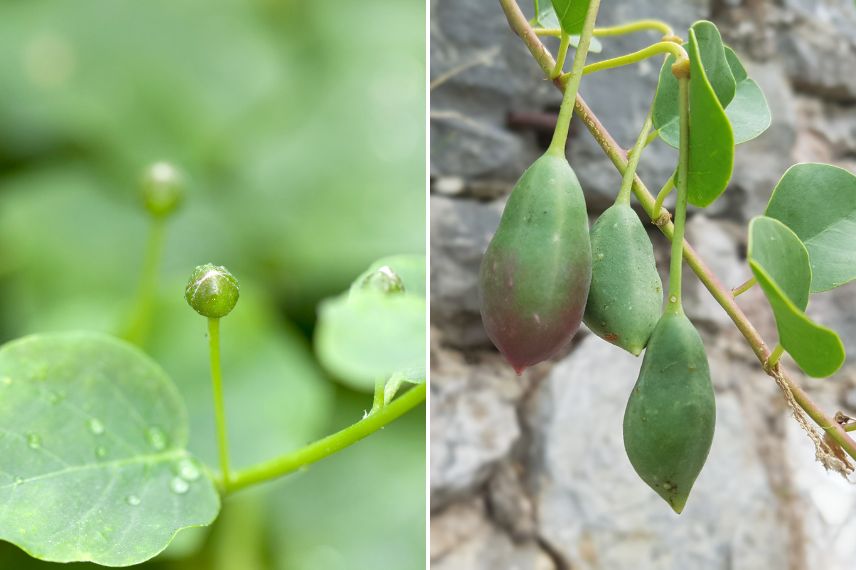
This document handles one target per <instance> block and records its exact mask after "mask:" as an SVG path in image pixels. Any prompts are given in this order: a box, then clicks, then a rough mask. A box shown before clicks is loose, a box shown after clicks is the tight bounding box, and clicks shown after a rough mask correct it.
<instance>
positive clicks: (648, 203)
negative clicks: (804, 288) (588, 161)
mask: <svg viewBox="0 0 856 570" xmlns="http://www.w3.org/2000/svg"><path fill="white" fill-rule="evenodd" d="M499 3H500V6H502V9H503V11H504V12H505V16H506V18H507V19H508V23H509V25H510V26H511V29H512V30H514V32H515V33H516V34H517V35H518V36H520V39H521V40H522V41H523V43H524V44H525V45H526V47H527V48H528V49H529V52H530V53H531V54H532V58H533V59H534V60H535V61H536V62H537V63H538V65H539V67H540V68H541V70H542V71H543V72H544V73H549V72H550V70H551V69H553V66H554V65H555V62H554V61H553V57H552V56H551V55H550V52H549V51H548V50H547V48H546V47H544V44H543V43H542V42H541V40H539V39H538V36H537V35H536V34H535V30H533V29H532V26H531V25H529V21H528V20H527V19H526V16H524V14H523V12H522V11H521V10H520V6H518V5H517V2H516V0H499ZM554 83H555V85H556V87H558V88H559V89H560V90H562V89H564V88H565V86H564V84H563V83H562V82H561V81H558V80H557V81H555V82H554ZM574 110H575V112H576V113H577V114H578V115H579V116H580V119H581V120H582V122H583V124H585V126H586V128H587V129H588V131H589V133H590V134H591V136H592V138H594V140H595V142H597V144H598V145H599V146H600V148H601V150H603V153H604V154H605V155H606V156H607V158H609V160H610V161H611V162H612V164H613V166H615V168H616V170H618V172H619V173H621V174H623V173H624V170H625V169H626V168H627V156H626V154H625V153H624V151H623V150H622V148H621V146H619V144H618V143H617V142H615V139H614V138H613V137H612V134H611V133H610V132H609V131H608V130H607V128H606V127H605V126H603V123H601V121H600V119H599V118H598V117H597V115H595V114H594V112H592V110H591V108H590V107H589V106H588V104H587V103H586V102H585V100H584V99H583V98H582V97H581V96H579V95H577V99H576V104H575V107H574ZM633 192H634V194H635V195H636V198H637V199H638V200H639V203H640V204H641V205H642V207H643V208H644V209H645V212H646V213H647V214H648V216H650V217H654V216H655V214H656V211H655V210H654V201H655V198H654V196H652V195H651V192H650V191H649V190H648V188H647V187H646V186H645V183H644V182H643V181H642V180H641V179H640V178H639V177H638V176H637V177H636V180H635V181H634V184H633ZM657 227H658V228H659V230H660V232H662V234H663V235H664V236H666V238H667V239H669V240H672V239H674V229H675V228H674V225H673V224H672V223H671V222H666V223H664V224H660V225H658V226H657ZM683 247H684V258H685V259H686V262H687V265H689V267H690V269H692V270H693V272H694V273H695V274H696V275H697V276H698V279H699V281H701V283H702V284H703V285H704V286H705V288H707V290H708V292H709V293H710V295H711V296H712V297H713V298H714V300H716V302H717V303H719V305H720V306H721V307H722V309H723V310H724V311H725V313H726V314H727V315H728V316H729V317H730V318H731V321H732V322H733V323H734V326H735V327H736V328H737V330H738V331H740V334H742V335H743V338H744V339H745V340H746V343H747V344H748V345H749V347H750V348H751V349H752V352H754V353H755V356H756V358H757V359H758V361H759V362H760V363H762V364H763V363H764V362H766V360H767V357H768V356H769V355H770V351H769V349H768V348H767V345H766V343H765V342H764V339H763V337H762V336H761V334H760V333H759V332H758V329H756V328H755V326H754V325H753V324H752V321H750V320H749V317H747V316H746V313H744V312H743V309H741V308H740V305H738V304H737V302H736V301H735V300H734V297H733V296H732V295H731V290H729V289H728V288H727V287H725V286H724V285H723V284H722V282H721V281H720V280H719V279H718V278H717V277H716V275H715V274H714V273H713V271H711V269H710V267H708V265H707V264H706V263H705V262H704V260H703V259H702V258H701V257H700V256H699V255H698V253H696V251H695V250H694V249H693V247H692V246H691V245H690V244H689V243H687V241H686V240H684V243H683ZM779 380H781V381H782V382H784V384H785V386H787V388H788V390H790V392H791V394H792V395H793V398H794V401H795V402H796V403H797V405H798V406H799V407H800V408H802V409H803V410H804V411H805V413H806V414H808V416H809V417H810V418H811V419H812V421H814V422H815V424H817V425H818V426H819V427H820V428H821V429H823V430H824V431H825V432H826V433H828V434H829V436H830V437H831V438H832V439H833V440H835V442H836V443H838V445H840V446H841V448H842V449H843V450H844V451H845V453H847V455H849V456H850V457H852V458H853V459H856V441H854V440H853V439H852V438H850V436H849V435H848V434H847V433H846V432H845V431H844V429H842V427H841V426H840V425H839V424H838V423H837V422H835V421H834V420H833V419H832V418H830V417H829V416H828V415H827V414H826V413H825V412H824V411H823V409H822V408H821V407H820V406H819V405H818V404H817V403H816V402H815V401H814V400H812V399H811V396H809V395H808V394H807V393H806V391H805V390H803V389H802V388H801V387H800V385H799V384H798V383H797V382H795V381H794V380H793V379H792V378H790V377H789V376H788V374H787V372H786V371H785V370H784V369H783V367H781V366H780V367H779Z"/></svg>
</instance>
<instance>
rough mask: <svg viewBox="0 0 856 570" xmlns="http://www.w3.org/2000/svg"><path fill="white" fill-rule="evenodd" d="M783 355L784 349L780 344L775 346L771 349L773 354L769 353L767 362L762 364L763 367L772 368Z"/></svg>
mask: <svg viewBox="0 0 856 570" xmlns="http://www.w3.org/2000/svg"><path fill="white" fill-rule="evenodd" d="M784 353H785V347H783V346H782V345H781V344H777V345H776V346H775V348H773V352H771V353H770V356H768V357H767V361H766V362H765V363H764V365H765V366H766V367H767V368H772V367H773V366H775V365H776V364H778V363H779V359H780V358H781V357H782V355H783V354H784Z"/></svg>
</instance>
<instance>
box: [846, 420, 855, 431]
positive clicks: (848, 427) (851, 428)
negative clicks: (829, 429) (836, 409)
mask: <svg viewBox="0 0 856 570" xmlns="http://www.w3.org/2000/svg"><path fill="white" fill-rule="evenodd" d="M844 431H856V422H853V423H849V424H845V426H844Z"/></svg>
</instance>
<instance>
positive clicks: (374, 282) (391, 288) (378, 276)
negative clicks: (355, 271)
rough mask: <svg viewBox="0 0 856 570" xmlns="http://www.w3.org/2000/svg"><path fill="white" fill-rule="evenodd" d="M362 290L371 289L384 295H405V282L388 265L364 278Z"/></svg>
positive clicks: (361, 284) (361, 285)
mask: <svg viewBox="0 0 856 570" xmlns="http://www.w3.org/2000/svg"><path fill="white" fill-rule="evenodd" d="M360 288H361V289H370V290H373V291H378V292H380V293H384V294H387V295H389V294H393V293H404V281H402V280H401V277H400V276H399V275H398V273H396V272H395V271H393V270H392V268H391V267H390V266H388V265H384V266H383V267H381V268H380V269H377V270H375V271H372V272H371V273H369V274H368V275H366V276H365V277H364V278H363V281H362V283H360Z"/></svg>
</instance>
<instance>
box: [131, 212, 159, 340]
mask: <svg viewBox="0 0 856 570" xmlns="http://www.w3.org/2000/svg"><path fill="white" fill-rule="evenodd" d="M165 234H166V223H165V219H164V218H152V221H151V226H150V229H149V237H148V241H147V242H146V253H145V258H144V260H143V271H142V273H141V274H140V285H139V289H138V291H137V298H136V300H135V301H134V310H133V312H132V313H131V318H130V319H129V320H128V324H127V326H126V327H125V330H124V332H123V333H122V338H124V339H125V340H127V341H128V342H131V343H133V344H136V345H142V344H143V343H144V342H145V341H146V338H147V337H148V334H149V329H150V327H151V316H152V306H153V304H154V299H155V293H156V292H157V284H158V270H159V269H160V264H161V258H162V257H163V248H164V237H165Z"/></svg>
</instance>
